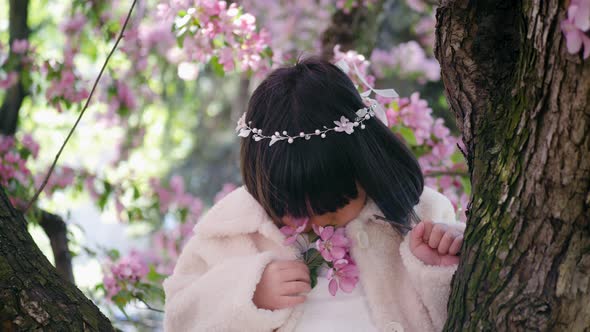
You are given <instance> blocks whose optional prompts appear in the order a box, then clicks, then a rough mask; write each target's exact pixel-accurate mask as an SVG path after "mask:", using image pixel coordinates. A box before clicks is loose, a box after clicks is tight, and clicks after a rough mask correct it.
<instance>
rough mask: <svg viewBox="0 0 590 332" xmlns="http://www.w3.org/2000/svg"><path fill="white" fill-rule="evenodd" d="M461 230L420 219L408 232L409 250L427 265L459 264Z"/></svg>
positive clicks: (461, 240)
mask: <svg viewBox="0 0 590 332" xmlns="http://www.w3.org/2000/svg"><path fill="white" fill-rule="evenodd" d="M462 244H463V232H462V231H460V230H458V229H456V228H454V227H452V226H450V225H447V224H441V223H433V222H432V221H422V222H420V223H419V224H418V225H416V227H414V228H413V229H412V231H411V232H410V251H411V252H412V254H414V256H416V257H417V258H418V259H419V260H421V261H422V262H424V263H425V264H427V265H441V266H448V265H454V264H459V256H457V255H458V254H459V250H460V249H461V245H462Z"/></svg>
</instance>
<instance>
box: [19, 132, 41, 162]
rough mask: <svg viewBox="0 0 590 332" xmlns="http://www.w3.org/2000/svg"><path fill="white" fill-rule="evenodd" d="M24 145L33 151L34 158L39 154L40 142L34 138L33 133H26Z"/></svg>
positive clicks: (22, 141) (23, 140)
mask: <svg viewBox="0 0 590 332" xmlns="http://www.w3.org/2000/svg"><path fill="white" fill-rule="evenodd" d="M21 143H22V145H23V146H24V147H25V148H26V149H27V150H29V151H30V152H31V154H32V155H33V157H34V158H37V155H38V154H39V144H38V143H37V142H36V141H35V140H34V139H33V136H31V134H25V135H24V136H23V139H22V140H21Z"/></svg>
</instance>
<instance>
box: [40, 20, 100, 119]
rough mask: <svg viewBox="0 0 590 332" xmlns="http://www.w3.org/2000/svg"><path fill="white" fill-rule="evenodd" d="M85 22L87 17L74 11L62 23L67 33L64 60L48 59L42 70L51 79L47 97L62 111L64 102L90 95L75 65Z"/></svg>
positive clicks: (80, 99) (75, 100)
mask: <svg viewBox="0 0 590 332" xmlns="http://www.w3.org/2000/svg"><path fill="white" fill-rule="evenodd" d="M85 24H86V17H85V16H84V15H82V14H80V13H74V14H73V16H72V17H69V18H68V19H67V20H66V22H65V23H64V24H62V26H61V29H62V31H63V32H64V33H65V35H66V45H65V46H64V53H63V61H62V62H57V61H46V62H45V64H44V66H43V68H42V72H43V73H44V74H45V76H46V79H47V80H48V81H49V88H47V90H46V91H45V98H46V99H47V101H48V102H49V104H50V105H53V106H54V107H55V108H57V111H58V112H60V113H61V112H62V111H63V106H62V103H63V104H65V105H67V106H69V105H71V104H77V103H80V102H82V101H83V100H85V99H86V98H88V95H89V92H88V90H86V88H85V82H84V81H83V80H82V79H81V77H80V75H79V74H78V73H77V72H76V70H75V66H74V58H75V56H76V54H77V53H78V51H79V50H78V48H77V46H76V45H79V44H80V41H79V38H80V35H81V32H82V28H83V27H84V25H85Z"/></svg>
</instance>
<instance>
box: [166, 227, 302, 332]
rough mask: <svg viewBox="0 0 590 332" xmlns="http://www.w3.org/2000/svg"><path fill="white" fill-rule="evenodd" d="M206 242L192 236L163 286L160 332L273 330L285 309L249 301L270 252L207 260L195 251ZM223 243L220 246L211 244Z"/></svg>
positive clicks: (281, 319)
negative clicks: (162, 315)
mask: <svg viewBox="0 0 590 332" xmlns="http://www.w3.org/2000/svg"><path fill="white" fill-rule="evenodd" d="M207 241H211V240H201V239H199V238H198V237H196V236H195V237H193V238H192V239H191V240H190V241H189V243H187V245H186V246H185V249H184V250H183V252H182V254H181V256H180V258H179V260H178V263H177V265H176V267H175V269H174V273H173V274H172V276H171V277H169V278H168V279H166V281H165V282H164V290H165V293H166V304H165V312H166V314H165V316H164V329H165V330H166V331H175V332H176V331H178V332H182V331H273V330H274V329H276V328H278V327H279V326H281V325H282V324H283V323H284V322H285V321H286V320H287V318H288V317H289V315H290V313H291V310H290V309H282V310H275V311H271V310H266V309H260V308H257V307H256V306H255V305H254V303H253V302H252V297H253V294H254V290H255V289H256V285H257V284H258V282H259V281H260V278H261V275H262V272H263V271H264V268H265V267H266V265H267V264H268V263H269V262H270V261H271V260H272V259H273V258H274V257H273V254H272V253H271V252H268V251H267V252H260V253H250V254H246V255H235V256H233V257H225V258H223V259H217V260H214V261H210V262H207V260H206V259H204V257H203V256H202V255H200V254H199V253H200V252H202V251H203V250H206V249H207V248H208V247H211V244H209V243H207ZM216 245H223V244H214V245H213V246H216Z"/></svg>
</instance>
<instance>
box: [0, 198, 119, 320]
mask: <svg viewBox="0 0 590 332" xmlns="http://www.w3.org/2000/svg"><path fill="white" fill-rule="evenodd" d="M0 225H2V227H0V327H1V330H2V331H25V330H26V331H29V330H44V331H114V329H113V327H112V325H111V323H110V322H109V320H108V319H107V318H106V317H105V316H104V315H103V314H102V313H101V312H100V311H99V310H98V308H97V307H96V306H95V305H94V304H93V303H92V302H91V301H90V300H88V299H87V298H86V297H85V296H84V294H82V292H81V291H80V290H79V289H78V288H76V286H74V285H73V284H71V283H69V282H64V280H63V279H62V278H61V277H60V276H59V275H58V273H57V272H56V270H55V268H54V267H53V266H51V263H49V261H48V260H47V258H45V256H44V255H43V253H41V251H40V250H39V248H37V246H36V245H35V243H34V242H33V239H32V238H31V236H30V235H29V233H28V232H27V227H26V221H25V220H24V218H23V217H22V215H21V214H20V213H19V212H17V211H16V210H15V209H14V208H13V207H12V205H10V202H9V200H8V198H7V197H6V195H5V193H4V189H3V188H2V187H0Z"/></svg>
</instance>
